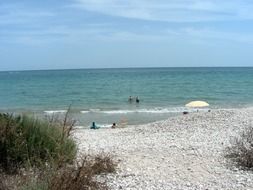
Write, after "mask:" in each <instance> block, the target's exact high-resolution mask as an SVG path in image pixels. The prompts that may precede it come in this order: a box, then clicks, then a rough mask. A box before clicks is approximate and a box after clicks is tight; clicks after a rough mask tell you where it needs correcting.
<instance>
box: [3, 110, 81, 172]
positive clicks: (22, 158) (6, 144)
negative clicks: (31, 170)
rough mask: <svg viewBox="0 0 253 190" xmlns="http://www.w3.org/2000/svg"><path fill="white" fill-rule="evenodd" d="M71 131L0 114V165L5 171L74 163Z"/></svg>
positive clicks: (35, 120) (24, 116)
mask: <svg viewBox="0 0 253 190" xmlns="http://www.w3.org/2000/svg"><path fill="white" fill-rule="evenodd" d="M70 128H71V127H67V125H66V122H65V125H62V126H61V125H59V124H56V123H55V122H53V121H52V122H49V121H45V120H39V119H37V118H35V117H28V116H26V115H19V116H14V115H11V114H0V166H1V167H2V168H3V169H4V170H10V169H17V168H18V167H25V166H29V167H34V166H35V167H40V166H45V165H48V164H49V165H51V164H56V165H59V166H60V165H61V164H62V163H65V162H68V163H70V162H72V161H73V159H74V158H75V156H76V144H75V143H74V141H73V140H72V139H71V138H70Z"/></svg>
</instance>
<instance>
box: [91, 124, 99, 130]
mask: <svg viewBox="0 0 253 190" xmlns="http://www.w3.org/2000/svg"><path fill="white" fill-rule="evenodd" d="M99 128H100V127H99V126H97V125H96V124H95V122H92V125H91V126H90V129H99Z"/></svg>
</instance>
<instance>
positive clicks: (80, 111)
mask: <svg viewBox="0 0 253 190" xmlns="http://www.w3.org/2000/svg"><path fill="white" fill-rule="evenodd" d="M80 113H90V111H80Z"/></svg>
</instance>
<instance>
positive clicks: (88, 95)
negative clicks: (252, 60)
mask: <svg viewBox="0 0 253 190" xmlns="http://www.w3.org/2000/svg"><path fill="white" fill-rule="evenodd" d="M130 95H132V96H134V97H135V96H139V98H140V103H139V104H136V103H132V104H129V103H128V101H127V100H128V97H129V96H130ZM191 100H205V101H207V102H209V104H210V105H211V107H212V108H231V107H243V106H251V105H253V68H146V69H83V70H51V71H22V72H21V71H18V72H0V110H1V111H9V112H30V113H33V112H34V113H40V114H51V113H56V112H61V111H63V110H66V109H67V107H68V106H69V105H70V104H71V105H72V112H73V114H74V115H75V117H76V118H77V120H79V122H80V124H84V125H88V123H90V122H91V121H93V120H96V121H97V122H99V123H101V124H106V123H112V122H114V121H116V122H119V121H120V120H127V121H128V123H130V124H135V123H145V122H150V121H155V120H159V119H164V118H167V117H168V116H169V115H171V114H174V113H177V112H182V110H183V109H184V105H185V104H186V103H187V102H189V101H191Z"/></svg>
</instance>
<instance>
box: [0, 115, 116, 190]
mask: <svg viewBox="0 0 253 190" xmlns="http://www.w3.org/2000/svg"><path fill="white" fill-rule="evenodd" d="M68 114H69V111H68V112H67V113H66V115H65V117H64V118H61V119H59V118H55V117H52V118H47V119H46V120H38V119H37V118H32V117H27V116H13V115H10V114H1V113H0V190H86V189H87V190H99V189H107V186H106V184H105V183H102V182H99V181H97V176H98V175H103V174H107V173H112V172H115V170H116V166H117V164H116V163H115V162H114V160H113V158H112V156H110V155H109V154H105V153H101V154H99V155H96V156H84V157H83V158H82V159H81V160H80V161H78V162H77V161H75V158H76V153H77V145H76V144H75V142H74V141H73V139H71V133H72V131H73V126H74V121H72V120H70V119H69V117H68Z"/></svg>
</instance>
